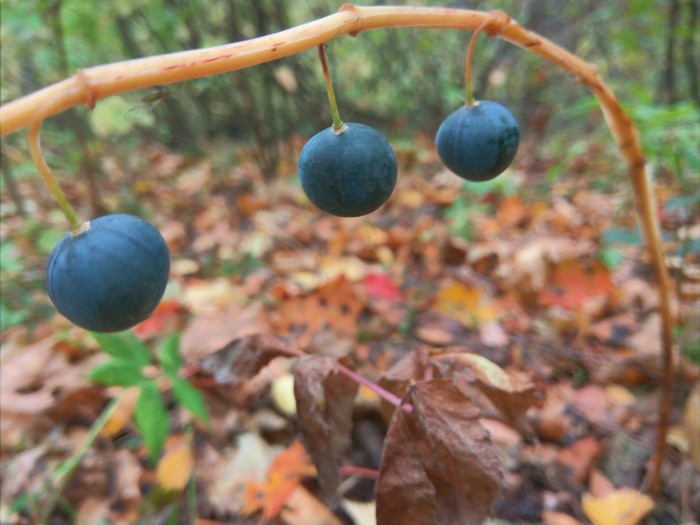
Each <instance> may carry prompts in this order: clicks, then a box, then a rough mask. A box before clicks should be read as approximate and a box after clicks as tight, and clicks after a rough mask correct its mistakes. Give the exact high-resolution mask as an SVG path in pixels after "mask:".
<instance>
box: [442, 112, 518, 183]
mask: <svg viewBox="0 0 700 525" xmlns="http://www.w3.org/2000/svg"><path fill="white" fill-rule="evenodd" d="M519 140H520V130H519V127H518V122H517V121H516V120H515V117H513V114H512V113H511V112H510V111H509V110H508V109H507V108H505V107H503V106H502V105H500V104H498V103H496V102H491V101H488V100H483V101H480V102H477V103H476V104H475V105H474V106H462V107H461V108H459V109H458V110H456V111H454V112H453V113H451V114H450V115H449V116H448V117H447V118H446V119H445V120H444V121H443V123H442V124H441V125H440V128H439V129H438V132H437V135H436V136H435V146H436V147H437V150H438V154H439V155H440V159H441V160H442V162H443V164H445V166H447V168H448V169H449V170H450V171H452V172H454V173H456V174H457V175H459V176H460V177H462V178H463V179H466V180H469V181H473V182H483V181H487V180H491V179H493V178H494V177H496V176H498V175H500V174H501V173H503V171H505V169H506V168H507V167H508V166H510V164H511V162H513V159H514V158H515V154H516V152H517V151H518V142H519Z"/></svg>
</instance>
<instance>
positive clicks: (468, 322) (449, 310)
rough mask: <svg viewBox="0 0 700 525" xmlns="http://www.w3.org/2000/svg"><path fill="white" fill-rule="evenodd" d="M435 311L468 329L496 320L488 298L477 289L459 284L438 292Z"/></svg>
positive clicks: (495, 314) (495, 313) (496, 316)
mask: <svg viewBox="0 0 700 525" xmlns="http://www.w3.org/2000/svg"><path fill="white" fill-rule="evenodd" d="M435 309H436V310H437V311H438V312H440V313H443V314H445V315H447V316H449V317H452V318H453V319H457V320H458V321H460V322H461V323H462V324H464V325H465V326H469V327H473V326H478V325H479V324H481V323H482V322H488V321H494V320H495V319H497V318H498V315H497V312H496V311H495V309H494V307H493V304H492V302H491V299H490V298H489V297H488V296H486V295H485V294H484V293H483V292H482V291H480V290H478V289H477V288H472V287H469V286H465V285H463V284H460V283H457V284H453V285H450V286H448V287H446V288H443V289H441V290H440V292H439V293H438V296H437V300H436V303H435Z"/></svg>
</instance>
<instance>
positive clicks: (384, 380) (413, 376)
mask: <svg viewBox="0 0 700 525" xmlns="http://www.w3.org/2000/svg"><path fill="white" fill-rule="evenodd" d="M434 372H435V370H434V367H433V364H432V363H431V362H430V356H429V355H428V352H427V351H426V350H425V349H424V348H418V349H416V350H414V351H413V352H410V353H408V354H406V355H404V356H403V357H401V359H399V360H398V361H396V363H394V364H393V365H392V366H391V368H389V370H387V371H386V372H385V373H384V374H383V375H382V377H381V378H380V379H379V386H381V387H382V388H384V389H385V390H388V391H389V392H391V393H392V394H394V395H395V396H397V397H403V395H404V393H405V392H406V389H407V388H408V385H410V384H411V383H413V382H414V381H424V380H425V379H427V378H428V377H430V376H431V375H433V374H434ZM379 409H380V411H381V413H382V415H383V416H384V417H385V419H386V420H387V421H388V420H390V419H391V415H392V414H393V413H394V409H395V407H394V405H392V404H390V403H387V402H386V401H384V400H382V401H381V403H380V405H379Z"/></svg>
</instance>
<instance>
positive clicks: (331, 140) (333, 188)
mask: <svg viewBox="0 0 700 525" xmlns="http://www.w3.org/2000/svg"><path fill="white" fill-rule="evenodd" d="M345 126H346V129H345V131H344V132H342V133H335V132H334V131H333V129H332V128H328V129H325V130H323V131H321V132H320V133H318V134H316V135H314V136H313V137H312V138H311V140H309V142H307V143H306V145H305V146H304V148H303V149H302V151H301V155H300V157H299V178H300V179H301V186H302V188H303V189H304V192H305V193H306V195H307V196H308V197H309V200H310V201H311V202H312V203H313V204H314V205H316V206H317V207H318V208H320V209H322V210H323V211H325V212H328V213H331V214H333V215H337V216H340V217H359V216H361V215H366V214H368V213H371V212H373V211H374V210H376V209H377V208H379V207H380V206H381V205H382V204H384V203H385V202H386V201H387V200H388V199H389V197H390V196H391V193H392V192H393V191H394V187H395V186H396V172H397V168H396V155H394V150H392V149H391V146H390V145H389V143H388V142H387V140H386V139H385V138H384V137H383V136H382V134H381V133H379V132H378V131H376V130H374V129H372V128H370V127H369V126H365V125H364V124H356V123H353V122H351V123H348V124H346V125H345Z"/></svg>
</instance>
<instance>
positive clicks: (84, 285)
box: [46, 214, 170, 332]
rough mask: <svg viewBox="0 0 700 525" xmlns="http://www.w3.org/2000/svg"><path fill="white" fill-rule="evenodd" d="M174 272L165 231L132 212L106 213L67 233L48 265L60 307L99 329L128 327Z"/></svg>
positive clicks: (140, 317) (144, 313)
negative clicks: (81, 228)
mask: <svg viewBox="0 0 700 525" xmlns="http://www.w3.org/2000/svg"><path fill="white" fill-rule="evenodd" d="M169 272H170V254H169V252H168V247H167V245H166V244H165V240H164V239H163V237H162V236H161V234H160V232H159V231H158V230H156V229H155V228H154V227H153V226H151V225H150V224H149V223H148V222H146V221H144V220H143V219H140V218H138V217H134V216H132V215H123V214H115V215H106V216H104V217H100V218H98V219H95V220H93V221H90V223H89V226H88V228H87V229H86V230H85V231H82V232H79V233H76V234H74V233H68V234H66V235H65V236H64V237H63V238H62V239H61V240H60V241H59V242H58V244H57V245H56V246H55V247H54V249H53V250H52V251H51V255H50V256H49V261H48V264H47V266H46V288H47V290H48V292H49V297H51V301H53V303H54V305H56V308H57V309H58V311H59V312H60V313H61V314H63V315H64V316H65V317H66V318H68V320H70V321H71V322H73V323H75V324H76V325H78V326H80V327H82V328H85V329H87V330H92V331H95V332H118V331H121V330H127V329H129V328H131V327H132V326H134V325H136V324H138V323H140V322H141V321H143V320H144V319H146V318H147V317H148V316H149V315H150V314H151V313H152V312H153V310H154V309H155V308H156V306H158V303H159V302H160V299H161V297H162V296H163V292H164V291H165V286H166V284H167V283H168V274H169Z"/></svg>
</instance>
